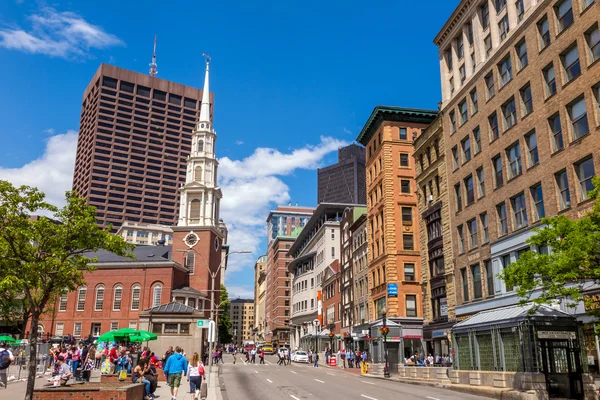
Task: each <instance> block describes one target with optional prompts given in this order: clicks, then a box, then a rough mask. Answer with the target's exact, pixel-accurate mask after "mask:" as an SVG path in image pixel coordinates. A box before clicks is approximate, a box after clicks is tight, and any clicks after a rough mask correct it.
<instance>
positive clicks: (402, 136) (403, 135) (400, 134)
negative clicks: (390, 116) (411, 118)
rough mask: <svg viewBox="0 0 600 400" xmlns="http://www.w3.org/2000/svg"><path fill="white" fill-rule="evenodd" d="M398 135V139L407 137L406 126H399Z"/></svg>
mask: <svg viewBox="0 0 600 400" xmlns="http://www.w3.org/2000/svg"><path fill="white" fill-rule="evenodd" d="M399 137H400V140H406V139H407V138H408V134H407V133H406V128H400V131H399Z"/></svg>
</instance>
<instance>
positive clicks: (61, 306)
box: [58, 294, 68, 312]
mask: <svg viewBox="0 0 600 400" xmlns="http://www.w3.org/2000/svg"><path fill="white" fill-rule="evenodd" d="M67 299H68V296H67V295H66V294H63V295H62V296H60V299H59V301H58V311H60V312H65V311H67Z"/></svg>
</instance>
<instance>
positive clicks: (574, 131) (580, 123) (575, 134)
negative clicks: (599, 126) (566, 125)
mask: <svg viewBox="0 0 600 400" xmlns="http://www.w3.org/2000/svg"><path fill="white" fill-rule="evenodd" d="M567 111H568V112H569V117H570V118H571V138H572V139H573V140H577V139H579V138H580V137H582V136H585V135H587V134H588V133H590V127H589V125H588V119H587V111H586V109H585V99H584V98H583V96H581V97H579V98H578V99H576V100H575V101H574V102H572V103H571V104H569V105H568V106H567Z"/></svg>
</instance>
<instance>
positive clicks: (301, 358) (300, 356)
mask: <svg viewBox="0 0 600 400" xmlns="http://www.w3.org/2000/svg"><path fill="white" fill-rule="evenodd" d="M292 361H293V362H304V363H308V354H307V353H306V352H305V351H297V352H295V353H294V355H293V356H292Z"/></svg>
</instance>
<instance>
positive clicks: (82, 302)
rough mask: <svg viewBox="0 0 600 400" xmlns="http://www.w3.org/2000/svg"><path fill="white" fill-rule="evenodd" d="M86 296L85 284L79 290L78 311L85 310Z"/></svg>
mask: <svg viewBox="0 0 600 400" xmlns="http://www.w3.org/2000/svg"><path fill="white" fill-rule="evenodd" d="M82 294H83V295H82ZM86 296H87V287H85V286H82V287H80V288H79V289H78V290H77V311H85V298H86Z"/></svg>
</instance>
